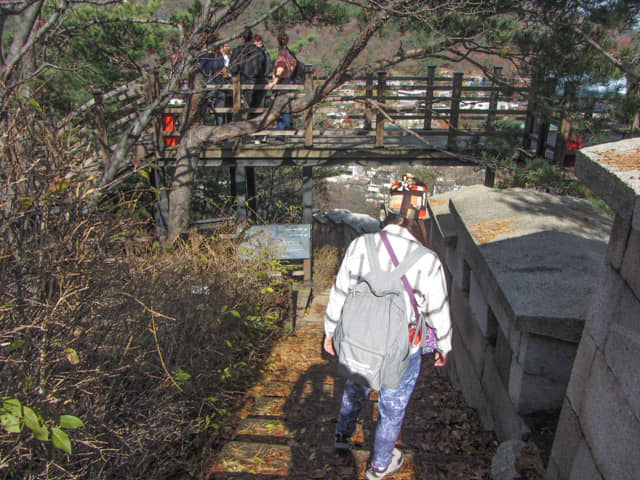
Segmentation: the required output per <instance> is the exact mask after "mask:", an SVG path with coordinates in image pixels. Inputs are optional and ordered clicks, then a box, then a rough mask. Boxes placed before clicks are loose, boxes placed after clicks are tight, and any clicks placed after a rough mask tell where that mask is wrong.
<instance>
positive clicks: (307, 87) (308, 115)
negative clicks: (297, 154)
mask: <svg viewBox="0 0 640 480" xmlns="http://www.w3.org/2000/svg"><path fill="white" fill-rule="evenodd" d="M311 92H313V65H305V66H304V93H306V94H309V93H311ZM313 108H314V107H311V108H309V109H308V110H307V111H306V112H305V115H304V144H305V146H306V147H312V146H313Z"/></svg>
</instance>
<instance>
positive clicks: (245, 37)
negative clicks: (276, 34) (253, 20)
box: [242, 28, 253, 42]
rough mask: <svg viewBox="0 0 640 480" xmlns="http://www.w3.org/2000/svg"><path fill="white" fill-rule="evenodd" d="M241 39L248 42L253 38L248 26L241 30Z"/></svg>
mask: <svg viewBox="0 0 640 480" xmlns="http://www.w3.org/2000/svg"><path fill="white" fill-rule="evenodd" d="M242 39H243V40H244V41H245V42H250V41H251V40H252V39H253V32H252V31H251V29H250V28H247V29H245V31H244V32H242Z"/></svg>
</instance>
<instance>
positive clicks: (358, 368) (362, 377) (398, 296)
mask: <svg viewBox="0 0 640 480" xmlns="http://www.w3.org/2000/svg"><path fill="white" fill-rule="evenodd" d="M374 238H375V234H368V235H365V243H366V246H367V257H368V258H369V264H370V267H371V270H370V271H369V273H367V274H366V275H365V276H364V277H363V278H361V279H360V280H359V281H358V283H357V284H356V285H355V286H354V288H352V289H351V291H350V292H349V293H348V294H347V298H346V300H345V302H344V306H343V308H342V313H341V315H340V319H339V321H338V325H337V327H336V331H335V333H334V346H335V349H336V354H337V356H338V374H340V375H342V376H344V377H347V378H348V379H350V380H353V381H354V382H356V383H359V384H361V385H364V386H367V387H370V388H372V389H374V390H380V388H397V387H398V384H399V383H400V380H401V379H402V376H403V375H404V372H405V370H406V369H407V366H408V365H409V328H408V321H407V319H408V318H409V313H408V312H407V308H406V305H405V300H404V294H405V287H404V285H403V283H402V276H403V275H404V274H405V273H406V271H407V270H408V269H409V267H411V266H412V265H413V264H415V263H416V262H417V261H418V260H419V259H420V257H422V256H423V255H424V254H425V250H426V249H423V248H419V249H417V250H416V251H414V252H413V253H412V254H410V255H409V256H408V257H407V258H406V259H405V260H404V261H403V262H402V263H400V264H399V265H398V266H397V267H396V268H395V269H393V270H392V271H391V272H385V271H383V270H381V269H380V263H379V261H378V254H377V252H376V247H375V243H374Z"/></svg>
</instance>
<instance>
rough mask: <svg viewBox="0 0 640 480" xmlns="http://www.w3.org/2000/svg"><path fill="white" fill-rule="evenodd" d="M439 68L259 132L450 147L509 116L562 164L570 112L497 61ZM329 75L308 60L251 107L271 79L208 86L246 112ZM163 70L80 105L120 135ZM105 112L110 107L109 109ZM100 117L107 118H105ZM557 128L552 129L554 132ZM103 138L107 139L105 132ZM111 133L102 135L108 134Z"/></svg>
mask: <svg viewBox="0 0 640 480" xmlns="http://www.w3.org/2000/svg"><path fill="white" fill-rule="evenodd" d="M436 73H437V72H436V68H435V67H428V68H427V72H426V75H425V76H415V77H411V76H397V77H394V76H389V75H388V74H387V73H386V72H379V73H378V74H376V75H370V76H368V77H367V78H361V79H354V80H352V81H350V82H347V83H345V84H344V85H342V86H341V87H340V88H339V89H338V90H336V91H335V92H333V93H332V94H331V95H329V96H328V97H327V98H326V99H325V101H324V102H323V103H321V104H318V105H316V106H314V108H312V109H310V110H309V111H307V112H305V113H304V114H303V115H302V116H300V117H297V119H296V122H295V128H294V129H292V130H290V131H287V132H281V131H277V130H267V131H262V132H258V133H256V135H267V136H270V135H286V136H294V137H302V138H303V139H304V141H303V145H305V146H311V145H313V143H314V138H316V137H318V136H320V135H323V134H325V132H326V131H328V130H331V131H342V132H343V134H344V135H348V134H349V132H350V131H352V130H358V131H359V133H360V134H362V133H366V134H368V135H375V140H374V145H375V146H379V147H380V146H384V145H385V136H394V135H399V134H404V133H405V131H404V130H408V131H411V132H413V133H415V134H419V135H423V136H429V135H446V145H447V147H449V148H451V149H454V148H455V147H456V139H457V138H458V137H465V136H469V135H475V136H482V135H486V134H487V132H486V127H487V126H488V125H490V124H495V122H497V121H499V120H502V119H508V120H513V121H514V122H520V123H521V124H522V138H521V141H522V151H523V153H525V154H527V155H529V156H538V157H543V158H548V159H549V157H551V158H550V159H552V160H553V161H554V162H555V163H556V164H557V165H562V160H563V159H564V157H565V153H566V147H567V143H568V142H569V143H571V141H572V140H573V139H572V138H570V131H571V125H570V124H569V122H568V120H567V119H547V120H544V121H541V120H540V119H539V118H536V112H535V111H534V108H532V106H531V105H529V102H528V101H527V97H528V86H527V85H519V86H516V87H512V86H508V82H506V81H505V82H504V83H503V82H501V79H502V71H501V68H499V67H497V68H496V69H495V70H494V72H493V81H487V80H479V79H477V78H476V79H471V78H465V77H464V76H463V74H462V73H454V74H453V75H451V76H437V75H436ZM323 81H324V79H323V78H322V77H319V76H316V74H315V73H314V72H313V69H312V67H311V66H310V65H307V66H306V79H305V83H304V84H303V85H282V86H280V85H277V86H276V87H274V89H273V90H267V91H266V97H265V106H264V107H261V108H257V109H248V108H247V107H246V105H243V101H242V92H243V91H245V90H259V89H264V85H245V84H240V83H239V81H238V80H237V79H234V81H233V83H232V84H228V85H222V86H207V87H206V88H207V90H221V91H226V92H228V94H229V96H230V97H231V98H232V99H233V102H232V104H231V105H229V106H228V107H224V108H221V109H218V111H219V112H220V113H223V114H229V115H232V116H233V118H236V119H237V118H242V117H243V116H247V115H256V114H260V113H262V112H264V110H265V109H266V108H270V106H271V102H272V101H273V98H274V93H276V92H279V91H300V92H311V91H312V90H313V89H314V88H315V87H316V86H318V85H319V84H320V83H321V82H323ZM159 84H160V79H159V78H158V75H157V73H155V74H150V75H148V76H147V85H144V84H142V83H141V82H130V83H129V84H127V85H123V86H121V87H119V88H118V89H115V90H112V91H109V92H107V93H104V94H103V93H101V92H98V91H96V93H95V98H94V100H92V101H90V102H88V103H87V104H85V105H84V106H83V107H81V109H79V110H78V112H81V113H82V116H83V117H84V118H89V116H90V114H92V112H93V114H94V115H93V117H92V118H93V119H94V120H93V121H94V122H97V123H98V125H97V126H98V130H101V131H102V130H104V131H103V134H102V137H105V136H106V132H107V131H108V132H109V136H111V137H113V136H115V135H118V132H119V131H121V129H122V127H123V126H124V125H125V124H126V121H127V120H129V119H131V118H132V117H133V116H135V115H136V113H137V111H138V110H140V109H141V108H142V107H143V106H144V104H145V103H146V102H148V101H149V100H151V99H152V98H153V95H154V92H157V91H158V89H159ZM192 95H193V90H190V89H188V88H187V89H185V90H183V91H180V92H179V93H178V94H177V96H176V98H175V99H174V100H173V101H172V102H171V103H173V104H171V103H170V105H169V106H167V108H166V109H165V111H164V112H163V117H164V119H165V120H166V121H164V122H162V121H161V119H158V124H157V126H156V128H155V131H156V134H155V142H156V144H157V145H158V148H159V150H160V151H161V152H162V151H164V152H167V153H168V152H170V151H171V147H172V146H175V145H177V144H178V142H179V138H180V132H181V126H182V124H183V121H184V119H183V118H182V117H183V115H184V113H185V109H184V105H185V104H186V103H187V102H189V99H190V98H191V96H192ZM105 112H106V113H105ZM99 119H103V120H102V126H101V125H100V123H101V122H98V120H99ZM550 132H551V134H550ZM102 137H101V138H102ZM104 140H105V139H104V138H102V140H101V141H104Z"/></svg>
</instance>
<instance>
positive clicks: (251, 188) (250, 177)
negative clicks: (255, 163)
mask: <svg viewBox="0 0 640 480" xmlns="http://www.w3.org/2000/svg"><path fill="white" fill-rule="evenodd" d="M246 178H247V204H248V205H249V212H248V214H249V215H251V217H252V218H255V215H256V212H257V211H258V198H257V194H256V169H255V167H247V168H246Z"/></svg>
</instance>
